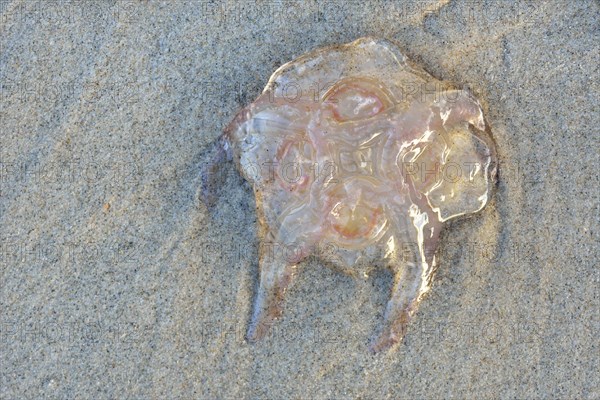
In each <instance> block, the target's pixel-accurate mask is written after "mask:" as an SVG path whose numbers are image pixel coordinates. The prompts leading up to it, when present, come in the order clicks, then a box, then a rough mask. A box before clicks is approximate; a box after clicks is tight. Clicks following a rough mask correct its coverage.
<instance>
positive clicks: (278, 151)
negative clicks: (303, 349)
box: [205, 38, 496, 350]
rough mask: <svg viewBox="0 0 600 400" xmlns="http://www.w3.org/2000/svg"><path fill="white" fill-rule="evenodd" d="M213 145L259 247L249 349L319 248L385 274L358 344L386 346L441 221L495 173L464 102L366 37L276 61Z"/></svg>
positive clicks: (429, 258) (419, 286) (428, 265)
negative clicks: (237, 179) (240, 182)
mask: <svg viewBox="0 0 600 400" xmlns="http://www.w3.org/2000/svg"><path fill="white" fill-rule="evenodd" d="M218 146H220V150H219V153H218V157H220V160H223V159H225V158H227V157H229V158H230V159H233V160H234V161H235V162H236V165H237V166H238V169H239V170H240V172H241V173H242V174H243V176H244V177H245V178H246V179H248V180H249V181H250V182H251V183H252V185H253V188H254V192H255V195H256V200H257V212H258V214H259V221H260V228H261V229H260V231H259V235H260V238H261V242H262V247H261V249H262V250H261V252H260V258H259V267H260V285H259V288H258V293H257V297H256V299H255V306H254V313H253V316H252V320H251V322H250V327H249V330H248V339H250V340H256V339H259V338H260V337H262V336H264V335H265V333H266V332H267V330H268V328H269V326H270V325H271V324H272V322H273V320H274V319H276V318H278V317H279V316H280V315H281V312H282V303H283V297H284V294H285V291H286V289H287V287H288V286H289V284H290V283H291V282H292V281H293V279H294V277H295V275H296V273H297V272H298V267H299V264H300V262H301V261H302V260H303V259H304V258H306V257H307V256H309V255H311V254H313V253H315V252H316V253H319V251H316V249H323V247H324V244H326V246H328V249H330V250H331V249H333V251H330V252H328V254H327V257H323V258H326V260H325V261H326V262H328V263H331V264H333V265H335V266H337V267H339V268H340V269H342V270H344V271H347V272H350V273H356V275H366V273H364V271H362V272H363V274H359V273H357V272H358V271H360V270H361V269H360V268H361V266H365V265H382V266H387V267H389V268H391V270H392V271H393V273H394V276H395V278H394V286H393V289H392V293H391V298H390V300H389V303H388V305H387V308H386V311H385V322H384V327H383V330H382V332H381V333H380V335H379V337H378V339H377V340H376V341H374V343H373V346H372V348H373V349H374V350H381V349H385V348H389V347H390V346H392V345H393V344H395V343H398V342H399V341H400V340H401V338H402V336H403V335H404V332H405V328H406V325H407V323H408V321H409V320H410V318H411V317H412V315H413V314H414V312H415V311H416V309H417V304H418V303H419V301H420V300H421V298H422V297H423V295H424V294H425V293H426V292H427V291H428V289H429V287H430V285H431V279H432V276H433V272H434V269H435V265H436V260H435V252H436V248H437V243H438V239H439V237H440V231H441V229H442V225H443V222H445V221H447V220H449V219H451V218H454V217H457V216H460V215H464V214H468V213H474V212H477V211H479V210H481V209H482V208H483V207H484V206H485V204H486V203H487V202H488V200H489V197H490V191H491V187H492V186H493V182H494V179H495V172H496V160H495V152H494V147H493V143H492V141H491V139H490V137H489V136H488V134H487V133H486V124H485V122H484V118H483V113H482V110H481V106H480V105H479V103H478V101H477V100H476V99H475V98H473V96H472V95H471V94H470V93H469V92H467V91H464V90H456V89H453V88H451V87H450V86H449V85H447V84H445V83H443V82H440V81H438V80H436V79H435V78H433V77H431V76H430V75H428V74H427V73H426V72H425V71H423V70H421V69H419V68H417V67H415V66H413V65H411V64H410V63H409V61H408V60H407V59H406V57H404V56H403V55H402V54H401V53H400V52H399V50H398V49H397V48H396V47H395V46H394V45H393V44H391V43H389V42H387V41H383V40H376V39H371V38H364V39H359V40H357V41H355V42H352V43H349V44H347V45H343V46H336V47H330V48H325V49H320V50H317V51H314V52H311V53H308V54H306V55H304V56H302V57H300V58H298V59H297V60H295V61H292V62H290V63H288V64H285V65H283V66H282V67H281V68H279V69H278V70H277V71H276V72H275V73H274V74H273V76H272V77H271V79H270V81H269V83H268V85H267V87H266V88H265V90H264V91H263V93H262V94H261V95H260V96H259V97H258V98H257V99H256V101H254V102H253V103H252V104H250V105H249V106H248V107H246V108H245V109H243V110H242V111H241V112H240V113H239V114H238V116H237V117H236V118H235V119H234V121H233V122H232V123H231V124H230V125H229V127H228V128H227V129H226V131H225V133H224V135H223V136H222V137H221V139H220V141H219V145H218ZM214 169H215V165H212V166H211V167H210V168H209V170H210V171H213V170H214ZM211 176H212V175H210V174H207V175H206V176H205V178H206V179H205V185H206V187H205V189H206V191H207V192H209V191H210V190H209V189H211V188H214V185H213V186H211V185H210V183H211V182H210V178H211ZM205 197H206V198H212V196H211V195H210V193H207V194H206V196H205ZM317 255H322V254H317Z"/></svg>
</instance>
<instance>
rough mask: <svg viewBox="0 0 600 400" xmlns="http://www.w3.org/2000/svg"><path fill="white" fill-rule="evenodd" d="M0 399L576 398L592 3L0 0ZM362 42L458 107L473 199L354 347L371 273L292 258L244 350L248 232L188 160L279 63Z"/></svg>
mask: <svg viewBox="0 0 600 400" xmlns="http://www.w3.org/2000/svg"><path fill="white" fill-rule="evenodd" d="M0 4H1V5H2V8H1V11H0V18H1V21H0V24H1V25H0V78H1V85H2V87H1V89H2V90H1V92H0V93H1V94H2V101H1V108H0V118H1V124H0V129H1V141H0V162H1V164H0V165H1V168H2V169H1V180H0V220H1V231H0V244H1V246H2V247H1V250H2V251H1V252H0V257H1V258H0V290H1V293H0V398H1V399H40V398H48V399H80V398H81V399H84V398H89V399H105V398H106V399H108V398H127V399H192V398H202V399H205V398H207V399H213V398H214V399H222V398H231V399H233V398H236V399H237V398H249V399H265V398H269V399H271V398H273V399H289V398H292V399H300V398H302V399H341V398H352V399H353V398H360V399H383V398H391V399H397V398H406V399H438V398H498V397H500V398H573V399H575V398H577V399H579V398H590V399H592V398H599V397H600V391H599V381H600V379H599V375H598V369H599V365H598V364H599V352H600V349H599V345H598V337H599V318H598V317H599V306H600V304H599V303H600V300H599V275H598V259H599V257H600V248H599V244H598V243H599V240H598V227H599V219H600V214H599V212H600V211H599V203H598V202H599V187H600V182H599V175H600V174H599V173H598V167H599V161H600V156H599V149H600V143H599V142H600V132H599V130H598V127H599V126H600V112H599V90H598V89H599V87H598V86H599V71H598V66H599V64H600V59H599V58H600V57H599V54H600V28H599V20H600V7H599V4H598V2H597V1H592V0H588V1H584V0H577V1H545V2H516V3H515V2H512V1H503V0H500V1H483V2H481V1H476V2H474V1H462V0H452V1H447V0H446V1H440V2H423V1H406V2H394V1H382V2H377V1H349V2H339V1H307V2H304V1H285V2H283V3H281V2H278V1H275V2H270V1H264V2H263V1H256V2H255V1H250V2H246V1H244V2H235V1H233V2H225V3H221V2H218V1H216V2H201V1H179V0H175V1H161V2H158V1H137V0H136V1H116V2H115V1H101V2H86V3H84V4H82V3H79V2H46V1H33V0H31V1H27V0H13V1H2V2H1V3H0ZM366 35H372V36H377V37H384V38H388V39H391V40H393V41H395V42H396V43H398V45H399V46H400V47H401V48H402V49H403V51H405V52H406V54H407V55H408V56H409V57H410V58H412V59H413V60H414V61H416V62H418V63H419V64H421V65H422V66H423V67H424V68H426V69H427V70H428V71H430V72H431V73H432V74H433V75H435V76H436V77H438V78H441V79H445V80H450V81H455V82H459V83H461V84H463V85H465V86H468V87H469V88H471V90H473V91H474V92H475V93H476V94H477V96H478V97H479V98H480V99H481V100H482V102H483V103H484V106H485V109H486V116H487V119H488V122H489V123H490V125H491V128H492V132H493V134H494V138H495V140H496V142H497V146H498V152H499V157H500V181H499V184H498V190H497V193H496V196H495V198H494V200H493V203H492V204H491V205H490V206H489V207H488V208H486V209H485V210H484V211H483V212H482V213H481V214H479V215H477V216H475V217H474V218H469V219H463V220H459V221H456V222H453V223H451V224H450V226H449V227H448V229H447V230H446V232H445V234H444V235H445V236H444V240H443V244H442V248H441V249H440V253H441V265H440V269H439V272H438V275H437V278H436V281H435V285H434V287H433V290H432V291H431V292H430V295H429V296H428V297H427V299H426V300H425V301H424V302H423V303H422V306H421V308H420V310H419V312H418V314H417V317H416V318H415V320H414V322H413V323H412V324H411V326H410V329H409V331H408V334H407V337H406V339H405V341H404V343H403V344H402V345H401V346H400V347H399V349H398V351H396V352H394V353H391V354H384V355H375V356H374V355H372V354H370V353H369V352H368V351H367V345H368V343H369V340H370V339H371V338H372V337H373V335H374V333H375V332H377V329H378V327H379V326H380V323H381V321H382V313H383V310H384V305H385V302H386V301H387V297H388V292H389V290H390V283H391V282H390V279H391V275H389V274H388V273H385V272H383V271H382V272H380V273H377V274H374V276H373V277H372V278H371V279H369V280H366V281H355V280H354V279H351V278H350V277H347V276H344V275H340V274H338V273H336V272H333V271H331V270H330V269H328V268H325V267H324V266H323V265H322V263H320V262H319V261H318V260H311V261H309V262H307V263H306V264H305V265H304V268H303V273H302V274H301V275H300V277H299V279H298V282H297V284H296V285H295V286H294V287H293V289H292V290H291V291H290V293H289V295H288V298H287V303H286V312H285V318H284V319H283V321H281V323H280V324H279V325H278V326H277V327H276V329H275V330H274V333H273V335H272V336H271V337H269V338H268V339H267V340H265V341H264V342H262V343H259V344H257V345H249V344H247V343H245V342H244V331H245V329H246V325H247V322H248V318H249V313H250V307H251V303H252V300H253V295H254V291H255V285H256V274H257V262H256V246H255V245H254V243H256V225H255V222H256V217H255V214H254V199H253V196H252V195H251V192H250V190H249V186H248V185H247V184H244V183H243V182H242V180H241V179H240V178H239V177H238V176H237V174H236V173H235V172H234V171H233V170H232V171H231V173H230V175H229V178H228V180H227V183H226V186H225V187H224V192H225V193H226V196H224V197H222V198H221V199H220V201H219V203H218V206H217V208H216V209H215V210H214V211H213V212H207V209H206V208H205V207H204V205H202V204H201V203H200V202H199V201H198V190H199V170H200V168H201V167H202V165H204V164H205V163H206V162H207V160H208V158H207V157H208V153H207V146H208V144H209V143H210V142H212V141H213V140H214V139H215V138H216V137H217V136H218V135H219V134H220V131H221V130H222V128H223V127H224V125H225V124H226V123H227V122H228V121H229V120H230V119H231V117H232V116H233V115H234V114H235V112H236V111H237V110H238V109H239V108H240V107H241V106H243V105H245V104H246V103H248V102H249V101H251V100H252V99H253V98H254V97H255V96H257V94H258V93H259V92H260V91H261V90H262V87H263V86H264V85H265V83H266V81H267V79H268V78H269V76H270V74H271V73H272V72H273V71H274V70H275V69H276V68H277V67H278V66H279V65H281V64H282V63H284V62H287V61H289V60H291V59H293V58H294V57H296V56H298V55H300V54H302V53H304V52H306V51H308V50H311V49H314V48H316V47H321V46H324V45H330V44H339V43H345V42H349V41H352V40H354V39H356V38H358V37H361V36H366Z"/></svg>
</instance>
